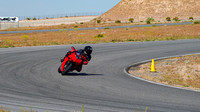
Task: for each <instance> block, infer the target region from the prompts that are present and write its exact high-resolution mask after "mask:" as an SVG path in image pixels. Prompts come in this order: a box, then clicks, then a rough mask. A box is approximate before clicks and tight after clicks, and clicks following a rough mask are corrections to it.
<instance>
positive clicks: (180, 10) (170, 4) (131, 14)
mask: <svg viewBox="0 0 200 112" xmlns="http://www.w3.org/2000/svg"><path fill="white" fill-rule="evenodd" d="M148 17H152V18H154V19H155V20H156V21H166V17H171V19H172V18H174V17H178V18H179V19H184V20H186V19H188V18H189V17H194V18H200V0H122V1H121V2H119V3H118V4H117V5H116V6H114V7H113V8H112V9H110V10H109V11H107V12H106V13H104V14H103V15H101V16H100V19H102V20H104V21H116V20H121V21H128V20H129V18H134V21H145V20H146V19H147V18H148Z"/></svg>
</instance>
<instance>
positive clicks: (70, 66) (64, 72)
mask: <svg viewBox="0 0 200 112" xmlns="http://www.w3.org/2000/svg"><path fill="white" fill-rule="evenodd" d="M71 68H72V63H71V62H69V61H68V62H67V63H66V64H65V66H64V69H63V71H62V73H61V74H62V75H65V74H67V72H69V71H70V69H71Z"/></svg>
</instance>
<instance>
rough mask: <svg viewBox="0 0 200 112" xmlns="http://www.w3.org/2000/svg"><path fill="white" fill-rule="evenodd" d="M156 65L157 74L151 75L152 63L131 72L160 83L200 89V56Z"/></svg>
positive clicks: (177, 58) (171, 60)
mask: <svg viewBox="0 0 200 112" xmlns="http://www.w3.org/2000/svg"><path fill="white" fill-rule="evenodd" d="M155 65H156V73H150V66H151V64H150V63H146V64H143V65H140V66H139V67H137V68H131V69H130V71H129V72H130V73H131V74H133V75H136V76H138V77H142V78H144V79H147V80H152V81H156V82H159V83H164V84H169V85H173V86H178V87H187V88H191V89H200V54H195V55H189V56H181V57H175V58H169V59H164V60H159V61H156V62H155Z"/></svg>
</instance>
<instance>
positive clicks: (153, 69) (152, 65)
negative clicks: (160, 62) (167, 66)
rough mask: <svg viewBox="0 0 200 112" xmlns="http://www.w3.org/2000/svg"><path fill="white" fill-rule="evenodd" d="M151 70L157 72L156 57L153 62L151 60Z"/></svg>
mask: <svg viewBox="0 0 200 112" xmlns="http://www.w3.org/2000/svg"><path fill="white" fill-rule="evenodd" d="M151 72H156V69H155V64H154V59H152V62H151Z"/></svg>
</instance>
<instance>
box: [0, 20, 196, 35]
mask: <svg viewBox="0 0 200 112" xmlns="http://www.w3.org/2000/svg"><path fill="white" fill-rule="evenodd" d="M187 24H193V23H192V22H185V23H166V24H145V25H129V26H111V27H92V28H78V30H95V29H105V28H110V29H118V28H135V27H151V26H173V25H187ZM59 31H74V29H51V30H25V31H0V34H15V33H34V32H59Z"/></svg>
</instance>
